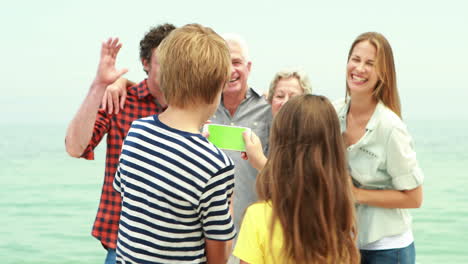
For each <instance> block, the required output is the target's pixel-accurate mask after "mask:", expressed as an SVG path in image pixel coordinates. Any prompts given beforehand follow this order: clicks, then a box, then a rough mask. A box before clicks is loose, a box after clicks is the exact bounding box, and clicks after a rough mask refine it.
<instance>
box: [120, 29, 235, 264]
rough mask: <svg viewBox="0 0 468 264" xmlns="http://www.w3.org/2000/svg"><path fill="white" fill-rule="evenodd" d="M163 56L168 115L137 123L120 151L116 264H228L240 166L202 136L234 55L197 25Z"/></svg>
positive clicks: (168, 42) (171, 39) (165, 47)
mask: <svg viewBox="0 0 468 264" xmlns="http://www.w3.org/2000/svg"><path fill="white" fill-rule="evenodd" d="M157 52H158V59H159V63H160V69H159V75H158V76H159V82H160V86H161V89H162V91H163V93H164V95H165V98H166V101H167V104H168V108H167V109H166V111H165V112H163V113H162V114H159V115H153V116H149V117H146V118H142V119H138V120H135V121H134V122H133V123H132V126H131V128H130V130H129V132H128V135H127V137H126V139H125V141H124V144H123V147H122V153H121V156H120V161H119V167H118V169H117V173H116V175H115V180H114V188H115V190H116V191H117V192H119V193H120V194H121V196H122V213H121V217H120V222H119V231H118V238H117V263H226V261H227V258H228V257H229V254H230V251H231V240H232V239H233V238H234V236H235V230H234V224H233V220H232V217H231V214H230V198H231V195H232V192H233V188H234V164H233V162H232V160H231V159H230V158H229V157H228V156H227V155H225V154H224V152H222V151H221V150H219V149H218V148H216V147H215V146H214V145H212V144H211V143H209V142H208V141H207V140H206V139H205V138H204V137H203V136H202V135H201V134H200V133H199V131H200V128H201V126H202V125H203V124H204V123H205V121H206V120H207V119H208V118H209V117H210V116H212V115H213V113H214V112H215V111H216V109H217V107H218V105H219V102H220V98H221V92H222V90H223V87H224V86H225V84H226V82H227V81H228V80H229V75H230V63H231V60H230V55H229V49H228V47H227V46H226V43H225V42H224V40H223V39H222V38H221V37H219V36H218V35H217V34H216V33H215V32H214V31H213V30H212V29H210V28H206V27H203V26H201V25H197V24H191V25H186V26H184V27H182V28H179V29H176V30H174V31H173V32H172V33H171V34H170V35H169V36H168V37H166V39H164V41H163V42H162V43H161V45H160V46H159V47H158V49H157Z"/></svg>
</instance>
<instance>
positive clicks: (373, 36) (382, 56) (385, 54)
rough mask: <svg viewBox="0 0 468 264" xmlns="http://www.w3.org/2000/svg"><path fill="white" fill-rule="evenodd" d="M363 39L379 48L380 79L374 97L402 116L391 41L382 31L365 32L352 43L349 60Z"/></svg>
mask: <svg viewBox="0 0 468 264" xmlns="http://www.w3.org/2000/svg"><path fill="white" fill-rule="evenodd" d="M363 41H369V43H370V44H371V45H373V46H374V47H375V49H376V50H377V55H376V63H375V67H376V68H375V69H376V71H377V76H378V79H379V80H378V81H377V85H376V86H375V88H374V93H373V95H374V98H375V99H376V100H378V101H382V102H383V103H384V104H385V106H387V107H388V108H390V109H391V110H392V111H393V112H395V114H397V115H398V116H399V117H400V118H402V114H401V105H400V97H399V95H398V89H397V84H396V72H395V63H394V59H393V52H392V47H391V46H390V43H388V40H387V39H386V38H385V37H384V36H383V35H382V34H380V33H377V32H366V33H363V34H361V35H359V36H358V37H357V38H356V39H355V40H354V42H353V44H352V45H351V48H350V49H349V53H348V62H349V59H350V57H351V54H352V52H353V49H354V47H355V46H356V45H357V44H358V43H361V42H363ZM349 94H350V91H349V87H348V84H347V83H346V96H348V95H349Z"/></svg>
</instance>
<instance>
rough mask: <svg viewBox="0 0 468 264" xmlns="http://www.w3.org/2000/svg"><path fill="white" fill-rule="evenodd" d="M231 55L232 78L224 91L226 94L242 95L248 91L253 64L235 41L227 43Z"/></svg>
mask: <svg viewBox="0 0 468 264" xmlns="http://www.w3.org/2000/svg"><path fill="white" fill-rule="evenodd" d="M227 44H228V47H229V52H230V54H231V62H232V67H231V78H230V80H229V83H228V85H226V88H225V89H224V93H231V94H235V95H237V94H241V93H245V92H246V91H247V79H248V78H249V73H250V67H251V62H250V61H247V59H246V58H245V57H244V55H243V53H242V49H241V47H240V45H239V44H238V43H236V42H234V41H227Z"/></svg>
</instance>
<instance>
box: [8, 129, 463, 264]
mask: <svg viewBox="0 0 468 264" xmlns="http://www.w3.org/2000/svg"><path fill="white" fill-rule="evenodd" d="M407 124H408V127H409V130H410V132H411V133H412V135H413V137H414V139H415V142H416V150H417V155H418V160H419V162H420V165H421V167H422V168H423V171H424V173H425V183H424V203H423V206H422V208H420V209H414V210H412V215H413V231H414V236H415V244H416V250H417V263H468V187H467V186H468V173H467V169H468V141H467V140H466V139H467V136H466V131H467V130H468V122H464V123H461V122H459V121H458V122H456V121H413V120H411V121H407ZM65 129H66V124H41V125H27V124H0V131H1V136H2V141H1V142H0V150H1V151H0V186H1V191H0V263H2V264H9V263H15V264H16V263H44V264H48V263H51V264H52V263H102V262H103V260H104V257H105V251H104V250H103V248H102V246H101V244H100V243H99V242H98V241H97V240H96V239H94V238H93V237H92V236H91V228H92V223H93V221H94V217H95V213H96V210H97V206H98V202H99V196H100V191H101V185H102V181H103V174H104V154H105V153H104V151H105V150H104V145H105V144H102V146H99V147H98V149H97V150H96V154H95V156H96V160H95V161H86V160H82V159H74V158H70V157H68V155H67V154H66V152H65V149H64V143H63V142H64V135H65Z"/></svg>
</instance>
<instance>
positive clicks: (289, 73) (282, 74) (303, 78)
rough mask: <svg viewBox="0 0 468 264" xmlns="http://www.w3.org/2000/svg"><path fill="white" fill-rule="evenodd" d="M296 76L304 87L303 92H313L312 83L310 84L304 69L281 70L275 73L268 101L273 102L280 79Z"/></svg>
mask: <svg viewBox="0 0 468 264" xmlns="http://www.w3.org/2000/svg"><path fill="white" fill-rule="evenodd" d="M289 78H296V79H297V80H298V81H299V85H300V86H301V88H302V91H303V94H310V93H312V85H311V84H310V81H309V77H307V74H306V73H305V72H304V71H301V70H281V71H279V72H277V73H276V74H275V77H273V80H272V81H271V83H270V90H269V91H268V102H269V103H270V104H271V102H272V100H273V95H274V94H275V90H276V86H277V85H278V82H279V81H280V80H284V79H289Z"/></svg>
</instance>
